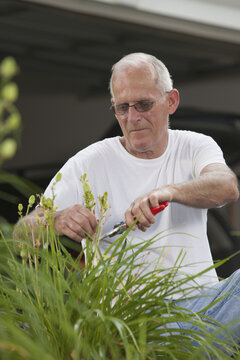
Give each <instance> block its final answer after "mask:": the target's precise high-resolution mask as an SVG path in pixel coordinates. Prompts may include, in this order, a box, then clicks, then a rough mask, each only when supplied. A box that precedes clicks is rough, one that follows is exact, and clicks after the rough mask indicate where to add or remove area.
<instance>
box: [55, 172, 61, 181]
mask: <svg viewBox="0 0 240 360" xmlns="http://www.w3.org/2000/svg"><path fill="white" fill-rule="evenodd" d="M61 179H62V174H61V173H58V174H57V176H56V182H58V181H60V180H61Z"/></svg>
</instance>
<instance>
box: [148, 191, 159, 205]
mask: <svg viewBox="0 0 240 360" xmlns="http://www.w3.org/2000/svg"><path fill="white" fill-rule="evenodd" d="M148 201H149V205H150V207H152V208H155V207H157V206H158V205H159V200H158V193H157V192H156V191H153V192H151V193H150V194H149V196H148Z"/></svg>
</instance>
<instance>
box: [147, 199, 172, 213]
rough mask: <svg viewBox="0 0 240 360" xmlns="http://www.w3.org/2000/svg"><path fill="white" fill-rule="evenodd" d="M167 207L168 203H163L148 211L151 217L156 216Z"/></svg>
mask: <svg viewBox="0 0 240 360" xmlns="http://www.w3.org/2000/svg"><path fill="white" fill-rule="evenodd" d="M167 206H168V201H164V202H162V203H160V204H159V205H158V206H157V207H155V208H150V210H151V212H152V214H153V215H156V214H158V213H159V212H160V211H162V210H164V209H165V208H166V207H167Z"/></svg>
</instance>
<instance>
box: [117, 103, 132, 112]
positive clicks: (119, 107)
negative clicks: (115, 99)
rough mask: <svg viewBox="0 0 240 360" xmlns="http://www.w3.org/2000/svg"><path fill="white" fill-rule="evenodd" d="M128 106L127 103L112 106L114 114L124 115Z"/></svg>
mask: <svg viewBox="0 0 240 360" xmlns="http://www.w3.org/2000/svg"><path fill="white" fill-rule="evenodd" d="M128 108H129V105H128V104H127V103H124V104H119V105H115V106H114V111H115V114H117V115H124V114H126V113H127V112H128Z"/></svg>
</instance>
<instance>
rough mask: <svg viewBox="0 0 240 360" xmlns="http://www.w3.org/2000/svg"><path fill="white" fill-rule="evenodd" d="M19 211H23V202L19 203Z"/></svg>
mask: <svg viewBox="0 0 240 360" xmlns="http://www.w3.org/2000/svg"><path fill="white" fill-rule="evenodd" d="M18 211H20V212H22V211H23V204H18Z"/></svg>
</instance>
